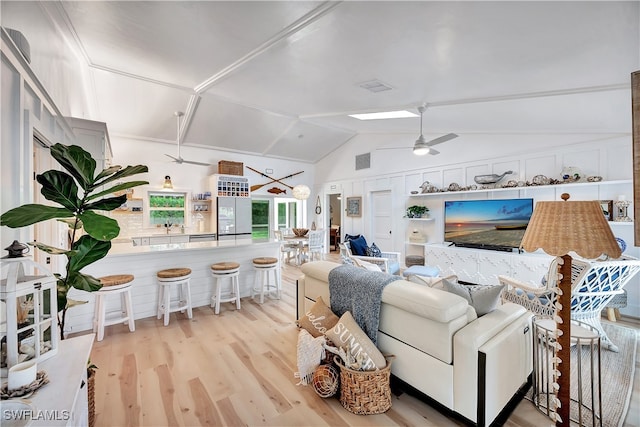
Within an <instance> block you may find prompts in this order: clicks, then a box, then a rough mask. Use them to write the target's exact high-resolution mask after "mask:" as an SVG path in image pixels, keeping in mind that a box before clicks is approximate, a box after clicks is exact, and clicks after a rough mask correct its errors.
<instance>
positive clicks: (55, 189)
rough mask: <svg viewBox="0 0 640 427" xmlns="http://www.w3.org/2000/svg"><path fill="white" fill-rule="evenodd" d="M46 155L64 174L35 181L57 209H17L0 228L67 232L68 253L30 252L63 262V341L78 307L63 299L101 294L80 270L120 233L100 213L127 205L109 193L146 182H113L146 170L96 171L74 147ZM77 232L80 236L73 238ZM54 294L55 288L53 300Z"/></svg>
mask: <svg viewBox="0 0 640 427" xmlns="http://www.w3.org/2000/svg"><path fill="white" fill-rule="evenodd" d="M49 151H50V153H51V156H52V157H53V158H54V159H55V160H56V161H57V162H58V163H59V164H60V165H61V166H62V169H65V170H66V172H65V171H63V170H55V169H52V170H49V171H46V172H44V173H42V174H40V175H37V176H36V180H37V181H38V183H40V185H41V186H42V188H41V193H42V194H43V195H44V197H45V198H46V199H47V200H49V201H51V202H54V203H55V204H57V205H58V206H55V205H53V206H52V205H41V204H25V205H22V206H18V207H17V208H14V209H11V210H9V211H7V212H4V213H3V214H2V216H0V225H2V226H7V227H11V228H21V227H27V226H30V225H32V224H36V223H39V222H42V221H46V220H52V219H55V220H58V221H60V222H64V223H66V224H67V225H68V226H69V228H70V230H71V238H70V240H69V241H70V242H72V244H71V249H70V250H69V249H60V248H56V247H53V246H49V245H45V244H42V243H37V242H36V243H33V246H36V247H37V248H38V249H40V250H42V251H44V252H47V253H48V254H53V255H64V256H66V258H67V261H68V262H67V268H66V271H65V274H64V275H59V276H57V294H58V304H57V307H58V309H60V310H61V312H60V313H56V314H59V316H58V323H59V325H60V328H59V332H60V335H61V338H62V339H63V338H64V333H65V330H64V329H65V328H64V326H65V320H66V314H67V310H68V309H69V308H71V307H73V306H74V305H78V304H81V303H82V302H79V301H74V300H72V299H68V298H67V294H68V292H69V290H70V289H71V288H72V287H74V288H76V289H79V290H83V291H87V292H92V291H96V290H98V289H100V287H101V284H100V281H99V280H98V279H96V278H95V277H92V276H90V275H87V274H84V273H82V272H81V270H82V269H83V268H85V267H86V266H88V265H90V264H92V263H94V262H96V261H98V260H100V259H101V258H103V257H105V256H106V255H107V253H108V252H109V249H111V240H113V239H115V238H116V237H118V234H119V233H120V226H119V225H118V222H117V221H116V220H115V219H113V218H109V217H107V216H105V215H102V214H101V213H99V212H100V211H113V210H114V209H116V208H118V207H119V206H121V205H122V204H123V203H125V202H126V201H127V196H126V195H121V196H116V197H112V196H111V195H112V194H113V193H115V192H117V191H122V190H126V189H128V188H134V187H137V186H140V185H146V184H149V182H148V181H129V182H117V183H116V181H120V180H122V179H123V178H128V177H131V176H133V175H137V174H140V173H146V172H149V168H148V167H147V166H144V165H136V166H127V167H125V168H123V167H122V166H119V165H114V166H111V167H109V168H107V169H104V170H102V171H97V170H96V161H95V160H94V159H93V158H92V157H91V154H89V153H88V152H87V151H85V150H83V149H82V148H80V147H78V146H76V145H71V146H67V145H64V144H54V145H52V146H51V147H50V150H49ZM81 228H82V229H83V230H84V234H83V235H82V236H81V237H80V238H77V237H78V236H79V230H80V229H81ZM45 270H46V269H45ZM55 289H56V288H55V287H54V291H53V293H54V294H55V293H56V291H55ZM55 317H56V316H55V314H54V318H55Z"/></svg>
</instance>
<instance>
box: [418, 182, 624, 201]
mask: <svg viewBox="0 0 640 427" xmlns="http://www.w3.org/2000/svg"><path fill="white" fill-rule="evenodd" d="M631 183H632V180H630V179H621V180H615V181H600V182H572V183H567V184H554V185H530V186H526V187H506V188H503V187H500V188H482V189H477V190H464V191H439V192H437V193H419V194H409V197H434V196H442V195H444V194H474V193H497V192H500V191H519V190H525V191H530V190H533V191H536V190H538V189H548V188H561V189H565V188H567V189H570V188H575V187H589V186H591V187H596V186H600V185H622V184H631Z"/></svg>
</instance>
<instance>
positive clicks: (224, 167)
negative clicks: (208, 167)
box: [218, 160, 244, 176]
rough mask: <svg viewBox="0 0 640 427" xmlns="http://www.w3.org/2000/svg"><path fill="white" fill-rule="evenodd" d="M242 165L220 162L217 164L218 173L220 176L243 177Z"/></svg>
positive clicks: (240, 163) (239, 163)
mask: <svg viewBox="0 0 640 427" xmlns="http://www.w3.org/2000/svg"><path fill="white" fill-rule="evenodd" d="M243 169H244V163H242V162H232V161H229V160H220V161H219V162H218V173H219V174H220V175H240V176H242V175H243Z"/></svg>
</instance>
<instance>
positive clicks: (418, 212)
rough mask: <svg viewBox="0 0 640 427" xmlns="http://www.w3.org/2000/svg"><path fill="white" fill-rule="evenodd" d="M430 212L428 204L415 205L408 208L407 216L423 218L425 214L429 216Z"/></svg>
mask: <svg viewBox="0 0 640 427" xmlns="http://www.w3.org/2000/svg"><path fill="white" fill-rule="evenodd" d="M428 212H429V208H428V207H426V206H420V205H413V206H409V207H408V208H407V214H406V217H407V218H422V217H423V216H425V217H426V216H427V213H428Z"/></svg>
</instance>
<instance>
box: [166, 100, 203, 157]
mask: <svg viewBox="0 0 640 427" xmlns="http://www.w3.org/2000/svg"><path fill="white" fill-rule="evenodd" d="M173 114H174V115H175V116H176V117H177V119H178V137H177V140H178V157H174V156H172V155H170V154H165V156H167V157H171V158H172V159H173V161H174V162H176V163H177V164H179V165H181V164H183V163H189V164H191V165H198V166H211V164H210V163H202V162H195V161H193V160H185V159H183V158H182V157H181V156H180V117H182V116H183V115H184V113H183V112H182V111H176V112H175V113H173Z"/></svg>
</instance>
